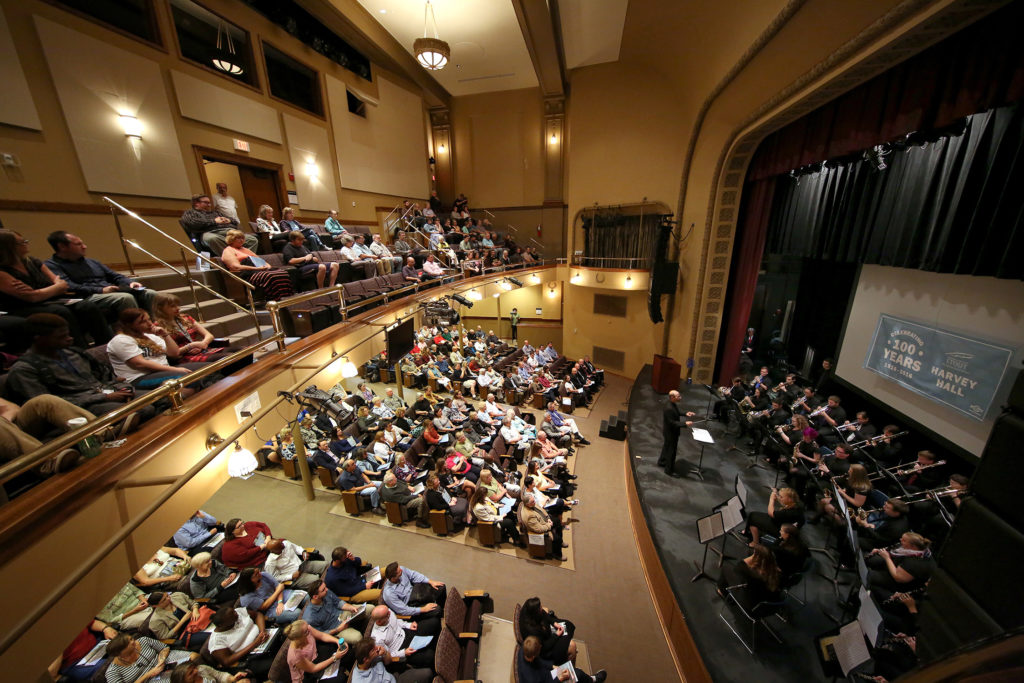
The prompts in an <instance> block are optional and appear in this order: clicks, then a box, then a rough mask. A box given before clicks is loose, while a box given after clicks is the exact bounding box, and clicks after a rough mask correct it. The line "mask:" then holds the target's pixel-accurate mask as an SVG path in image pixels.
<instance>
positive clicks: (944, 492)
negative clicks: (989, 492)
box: [889, 463, 967, 504]
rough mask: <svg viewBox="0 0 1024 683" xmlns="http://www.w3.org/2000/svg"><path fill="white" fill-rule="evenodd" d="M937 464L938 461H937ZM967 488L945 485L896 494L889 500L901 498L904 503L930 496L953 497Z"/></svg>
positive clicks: (916, 501)
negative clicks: (900, 494)
mask: <svg viewBox="0 0 1024 683" xmlns="http://www.w3.org/2000/svg"><path fill="white" fill-rule="evenodd" d="M936 464H937V463H936ZM966 492H967V491H966V489H958V488H957V487H955V486H943V487H942V488H938V489H929V490H928V491H918V492H917V493H908V494H907V495H905V496H895V497H893V498H890V499H889V500H901V501H903V502H904V503H908V504H909V503H920V502H921V501H923V500H928V499H929V498H933V499H935V498H952V497H954V496H956V495H958V494H961V493H966Z"/></svg>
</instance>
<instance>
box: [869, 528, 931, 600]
mask: <svg viewBox="0 0 1024 683" xmlns="http://www.w3.org/2000/svg"><path fill="white" fill-rule="evenodd" d="M931 544H932V542H931V541H929V540H928V539H927V538H925V537H924V536H922V535H921V534H916V533H914V532H912V531H908V532H907V533H905V534H903V535H902V536H900V542H899V545H898V546H896V547H894V548H892V549H891V550H887V549H885V548H876V549H875V550H872V551H871V553H870V554H869V555H868V556H867V558H865V562H866V563H867V565H868V570H869V571H868V590H870V591H871V594H872V595H873V596H874V597H875V599H876V600H878V601H879V602H885V601H886V600H888V599H889V598H891V597H892V595H893V594H894V593H909V592H911V591H917V590H920V589H922V588H924V586H925V584H927V583H928V580H929V579H930V578H931V577H932V574H934V573H935V569H936V564H935V558H934V557H932V551H931V548H930V546H931Z"/></svg>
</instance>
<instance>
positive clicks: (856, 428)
mask: <svg viewBox="0 0 1024 683" xmlns="http://www.w3.org/2000/svg"><path fill="white" fill-rule="evenodd" d="M839 430H840V431H842V432H843V434H844V435H845V436H846V443H857V442H858V441H865V440H867V439H871V438H874V436H875V435H876V434H878V430H877V429H875V425H873V424H871V418H870V417H868V414H867V413H866V412H864V411H863V410H861V411H859V412H858V413H857V419H856V420H855V421H854V422H850V421H849V420H847V421H846V422H844V423H843V424H842V425H841V426H840V427H839Z"/></svg>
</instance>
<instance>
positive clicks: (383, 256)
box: [370, 233, 403, 273]
mask: <svg viewBox="0 0 1024 683" xmlns="http://www.w3.org/2000/svg"><path fill="white" fill-rule="evenodd" d="M370 251H372V252H373V255H374V256H376V257H377V258H378V259H380V260H381V262H382V263H384V270H385V271H386V272H388V273H393V272H395V271H396V270H401V268H402V260H403V259H402V257H401V256H395V255H394V254H392V253H391V250H390V249H388V247H387V245H386V244H384V243H383V242H381V240H380V234H378V233H373V241H372V242H371V243H370Z"/></svg>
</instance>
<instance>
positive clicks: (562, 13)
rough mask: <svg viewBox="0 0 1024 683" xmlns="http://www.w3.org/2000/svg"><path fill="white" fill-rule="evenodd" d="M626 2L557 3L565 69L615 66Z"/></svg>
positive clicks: (565, 0) (586, 0)
mask: <svg viewBox="0 0 1024 683" xmlns="http://www.w3.org/2000/svg"><path fill="white" fill-rule="evenodd" d="M628 5H629V0H558V15H559V19H560V20H561V23H562V46H563V49H564V51H565V68H566V69H575V68H576V67H579V66H588V65H590V64H603V63H604V62H615V61H618V59H619V47H620V45H621V44H622V28H623V26H624V25H625V23H626V7H627V6H628Z"/></svg>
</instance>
